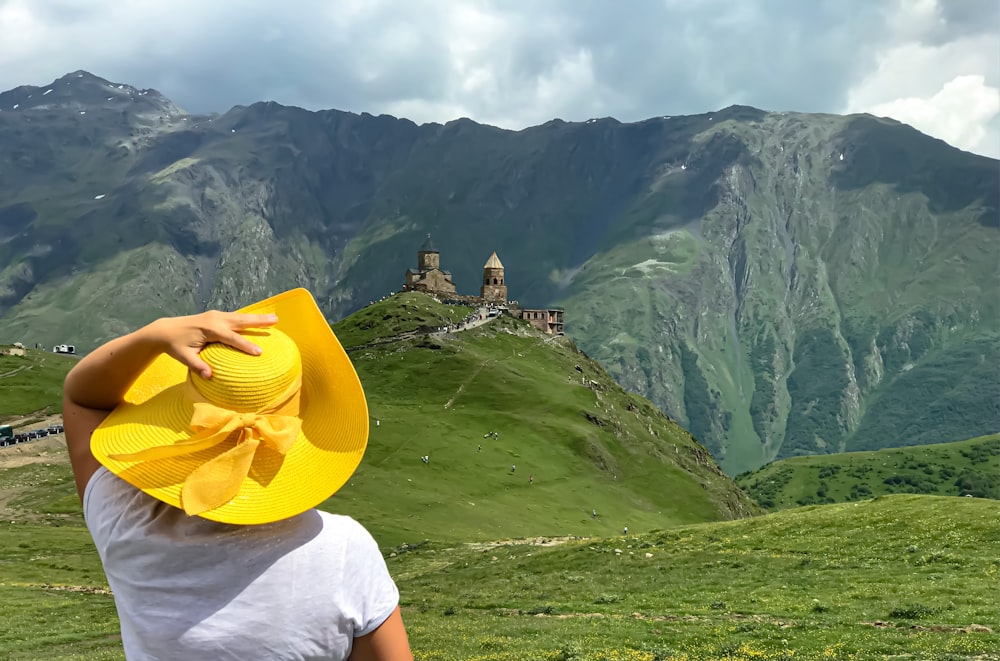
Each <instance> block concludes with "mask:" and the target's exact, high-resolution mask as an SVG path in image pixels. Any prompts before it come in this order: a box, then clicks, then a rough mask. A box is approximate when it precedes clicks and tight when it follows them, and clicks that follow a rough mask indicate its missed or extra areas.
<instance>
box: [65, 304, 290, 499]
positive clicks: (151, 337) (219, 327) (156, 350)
mask: <svg viewBox="0 0 1000 661" xmlns="http://www.w3.org/2000/svg"><path fill="white" fill-rule="evenodd" d="M277 321H278V318H277V317H275V316H274V315H271V314H240V313H238V312H217V311H211V312H203V313H201V314H195V315H190V316H187V317H165V318H163V319H158V320H156V321H154V322H153V323H151V324H149V325H147V326H143V327H142V328H140V329H139V330H137V331H135V332H134V333H129V334H128V335H124V336H122V337H119V338H117V339H114V340H111V341H110V342H108V343H107V344H104V345H102V346H100V347H98V348H97V349H95V350H94V351H93V352H91V353H90V354H88V355H86V356H85V357H84V358H83V359H82V360H81V361H80V362H79V363H77V364H76V365H75V366H74V367H73V369H71V370H70V372H69V374H68V375H67V376H66V382H65V385H64V387H63V425H64V426H65V428H66V446H67V448H68V449H69V457H70V463H71V464H72V466H73V476H74V478H75V479H76V488H77V492H78V493H79V494H80V500H81V501H82V500H83V493H84V490H85V489H86V488H87V482H89V481H90V478H91V476H92V475H93V474H94V472H95V471H96V470H97V469H98V468H99V467H100V464H99V463H98V462H97V459H95V458H94V455H93V454H91V452H90V436H91V434H93V433H94V429H96V428H97V427H98V425H100V424H101V422H102V421H103V420H104V419H105V418H106V417H107V416H108V414H109V413H111V411H112V410H113V409H114V408H115V407H116V406H118V405H119V404H120V403H121V402H122V399H123V398H124V396H125V393H126V392H127V391H128V389H129V387H130V386H131V385H132V383H133V382H134V381H135V380H136V378H138V376H139V375H140V374H142V372H143V370H145V369H146V368H147V367H148V366H149V364H150V363H152V362H153V361H154V360H156V357H157V356H159V355H161V354H164V353H166V354H169V355H170V356H172V357H173V358H175V359H177V360H178V361H180V362H181V363H183V364H184V365H185V366H187V367H188V368H189V369H191V370H194V371H195V372H197V373H198V374H200V375H201V376H203V377H205V378H211V376H212V368H210V367H209V366H208V364H207V363H205V361H203V360H202V359H201V357H200V356H199V355H198V354H199V352H200V351H201V350H202V349H204V348H205V345H206V344H208V343H210V342H222V343H223V344H228V345H229V346H231V347H234V348H236V349H239V350H240V351H245V352H247V353H249V354H253V355H257V354H259V353H260V347H258V346H257V345H255V344H254V343H253V342H251V341H250V340H248V339H247V338H245V337H243V336H242V335H240V334H239V331H241V330H246V329H248V328H265V327H267V326H273V325H274V324H275V323H277Z"/></svg>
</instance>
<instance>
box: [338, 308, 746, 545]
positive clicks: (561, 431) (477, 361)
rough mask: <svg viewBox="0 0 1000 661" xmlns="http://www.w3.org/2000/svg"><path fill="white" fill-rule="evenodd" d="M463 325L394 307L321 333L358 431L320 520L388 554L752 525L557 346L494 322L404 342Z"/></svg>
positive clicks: (584, 364) (673, 429)
mask: <svg viewBox="0 0 1000 661" xmlns="http://www.w3.org/2000/svg"><path fill="white" fill-rule="evenodd" d="M468 312H469V310H468V309H467V308H453V307H448V306H442V305H439V304H437V303H436V302H434V301H433V299H431V298H430V297H428V296H425V295H423V294H418V293H407V294H400V295H396V296H393V297H391V298H389V299H387V300H385V301H382V302H379V303H376V304H374V305H372V306H369V307H368V308H366V309H365V310H363V311H361V312H359V313H357V314H355V315H352V316H351V317H349V318H347V319H345V320H344V321H342V322H340V323H338V324H336V325H335V326H334V329H335V331H336V332H337V334H338V337H340V338H341V339H342V341H343V342H344V344H345V346H347V347H348V349H349V352H350V354H351V358H352V360H353V361H354V364H355V366H356V368H357V370H358V372H359V374H360V376H361V380H362V383H363V384H364V386H365V391H366V393H367V396H368V403H369V409H370V412H371V416H372V425H371V436H370V440H369V446H368V451H367V453H366V455H365V459H364V461H363V462H362V464H361V467H360V469H359V470H358V471H357V473H356V474H355V475H354V477H353V478H352V479H351V481H350V483H349V484H348V486H347V487H346V488H345V489H343V490H342V491H340V492H339V493H337V495H335V496H334V497H333V499H331V500H330V501H328V502H327V504H326V507H328V508H329V509H331V510H335V511H340V512H344V513H348V514H352V515H354V516H356V517H357V518H359V519H361V520H364V521H365V523H366V525H368V526H369V527H370V528H371V529H372V530H373V531H374V532H375V533H376V536H377V537H378V538H379V539H380V540H381V541H383V542H386V543H391V544H399V543H403V542H409V543H414V542H420V541H422V540H424V539H427V538H429V539H433V540H439V541H444V540H452V541H471V540H485V539H497V538H501V537H519V536H532V535H607V534H613V533H615V532H617V531H621V530H622V529H623V528H624V527H625V526H629V528H630V529H631V530H634V531H637V532H638V531H641V530H649V529H651V528H660V527H663V526H666V525H674V524H679V523H693V522H699V521H709V520H717V519H720V518H727V519H728V518H734V517H736V516H742V515H745V514H749V513H751V512H753V511H754V510H753V508H752V506H751V505H750V503H749V499H747V498H746V496H745V495H744V494H743V493H742V492H741V491H739V490H738V489H737V488H736V487H735V485H734V483H733V482H732V481H731V480H730V479H729V478H728V477H726V476H725V475H724V474H723V473H722V472H721V470H720V469H719V468H718V466H717V465H716V464H715V462H714V460H712V459H711V457H710V456H709V454H708V453H707V452H706V450H705V449H704V448H703V447H702V446H700V445H699V444H697V443H696V442H695V441H694V439H693V438H692V437H691V435H690V434H689V433H687V432H686V431H685V430H683V429H681V428H680V427H678V426H677V425H676V424H674V423H673V422H672V421H671V420H669V419H668V418H667V417H666V416H664V415H663V414H662V413H660V412H659V411H658V410H657V409H656V408H655V407H653V406H652V405H651V404H650V403H649V402H648V401H646V400H644V399H642V398H641V397H638V396H635V395H630V394H627V393H625V392H624V391H623V390H622V389H621V388H620V387H619V386H618V385H617V384H616V383H615V382H614V381H613V380H612V379H611V378H610V377H609V376H608V375H607V374H606V373H605V372H604V371H603V370H602V369H601V368H600V367H599V366H598V365H597V364H596V363H594V362H593V361H591V360H589V359H588V358H587V357H586V356H585V355H583V354H582V353H580V352H579V351H578V350H577V349H576V348H575V346H574V345H573V344H572V343H571V342H569V341H568V340H566V339H565V338H553V337H551V336H547V335H543V334H541V333H538V332H537V331H535V330H534V329H533V328H532V327H530V326H529V325H527V324H526V323H523V322H519V321H516V320H513V319H510V318H500V319H497V320H495V321H493V322H491V323H489V324H487V325H485V326H482V327H480V328H477V329H471V330H466V331H462V332H461V333H457V334H452V335H426V334H414V333H413V332H412V331H414V330H415V329H419V328H435V327H438V326H444V325H448V324H452V323H454V322H455V321H457V320H460V319H461V318H462V317H464V316H465V315H466V314H468ZM376 328H381V329H384V330H383V331H381V333H376V332H375V331H374V330H373V329H376ZM376 421H377V423H376ZM490 432H496V437H493V436H488V435H489V434H490ZM424 455H427V456H428V457H429V463H427V464H424V463H422V462H421V460H420V457H422V456H424ZM514 466H516V470H512V467H514ZM529 479H530V481H529ZM595 509H596V510H597V514H598V515H597V517H596V518H594V517H593V511H594V510H595Z"/></svg>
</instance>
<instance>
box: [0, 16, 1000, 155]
mask: <svg viewBox="0 0 1000 661" xmlns="http://www.w3.org/2000/svg"><path fill="white" fill-rule="evenodd" d="M77 69H85V70H88V71H90V72H92V73H94V74H97V75H99V76H102V77H104V78H107V79H109V80H112V81H114V82H121V83H129V84H131V85H134V86H136V87H153V88H156V89H158V90H159V91H161V92H162V93H164V94H165V95H166V96H168V97H170V98H171V99H173V100H174V101H175V102H176V103H178V104H179V105H181V106H182V107H184V108H185V109H187V110H188V111H191V112H210V111H219V112H222V111H225V110H227V109H228V108H230V107H231V106H233V105H236V104H249V103H252V102H254V101H260V100H274V101H278V102H279V103H283V104H289V105H298V106H302V107H305V108H309V109H312V110H318V109H321V108H337V109H340V110H350V111H355V112H362V111H368V112H371V113H374V114H378V113H388V114H391V115H395V116H399V117H408V118H410V119H412V120H414V121H417V122H428V121H438V122H444V121H447V120H450V119H455V118H457V117H470V118H472V119H474V120H476V121H479V122H483V123H488V124H494V125H498V126H504V127H507V128H514V129H516V128H522V127H525V126H529V125H533V124H538V123H542V122H544V121H546V120H548V119H551V118H553V117H559V118H562V119H565V120H569V121H574V120H584V119H587V118H590V117H603V116H612V117H616V118H618V119H620V120H622V121H635V120H640V119H644V118H647V117H652V116H655V115H679V114H687V113H700V112H707V111H712V110H716V109H719V108H722V107H725V106H727V105H730V104H734V103H741V104H747V105H752V106H756V107H759V108H764V109H767V110H799V111H808V112H832V113H848V112H871V113H874V114H877V115H885V116H890V117H894V118H896V119H899V120H901V121H904V122H907V123H910V124H912V125H914V126H916V127H917V128H919V129H921V130H922V131H924V132H926V133H929V134H931V135H934V136H936V137H939V138H942V139H944V140H946V141H948V142H949V143H951V144H953V145H955V146H958V147H961V148H962V149H966V150H969V151H973V152H977V153H980V154H986V155H989V156H993V157H998V156H1000V2H998V1H997V0H614V1H612V0H601V1H598V0H523V1H518V0H507V1H503V0H282V1H274V0H263V1H259V0H171V1H170V2H163V1H162V0H160V1H156V2H153V1H139V0H135V1H122V0H0V90H6V89H10V88H13V87H16V86H18V85H22V84H32V85H45V84H46V83H49V82H51V81H52V80H54V79H55V78H58V77H60V76H61V75H63V74H65V73H68V72H70V71H75V70H77Z"/></svg>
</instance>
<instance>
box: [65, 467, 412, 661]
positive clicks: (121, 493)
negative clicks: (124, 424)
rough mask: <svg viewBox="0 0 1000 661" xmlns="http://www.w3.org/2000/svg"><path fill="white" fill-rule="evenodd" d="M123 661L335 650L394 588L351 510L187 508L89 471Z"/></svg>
mask: <svg viewBox="0 0 1000 661" xmlns="http://www.w3.org/2000/svg"><path fill="white" fill-rule="evenodd" d="M83 511H84V516H85V518H86V521H87V527H88V528H89V529H90V534H91V535H92V536H93V538H94V543H95V544H96V546H97V552H98V553H99V554H100V556H101V562H103V563H104V572H105V574H107V577H108V584H109V585H110V586H111V589H112V590H113V591H114V595H115V606H116V607H117V609H118V616H119V619H120V620H121V631H122V642H123V644H124V647H125V656H126V657H127V658H128V659H130V660H133V661H137V660H143V661H145V660H147V659H148V660H154V659H155V660H157V661H166V660H169V659H177V661H197V660H199V659H211V660H212V661H224V660H230V659H231V660H233V661H237V660H239V661H245V660H248V659H267V660H268V661H272V660H283V659H296V660H305V659H346V658H347V657H348V655H350V653H351V646H352V643H353V639H354V638H355V637H358V636H364V635H365V634H368V633H371V632H372V631H374V630H375V629H377V628H378V627H379V625H381V624H382V622H384V621H385V620H386V618H388V617H389V615H391V614H392V612H393V610H394V609H395V608H396V604H397V603H398V602H399V592H398V590H397V589H396V585H395V583H393V581H392V578H391V577H390V576H389V571H388V569H387V568H386V566H385V561H384V560H383V559H382V555H381V553H379V550H378V546H377V545H376V543H375V540H374V539H372V537H371V535H369V534H368V531H367V530H365V529H364V528H363V527H362V526H361V524H359V523H358V522H357V521H355V520H354V519H351V518H350V517H346V516H337V515H333V514H328V513H326V512H320V511H318V510H309V511H308V512H304V513H303V514H300V515H298V516H295V517H292V518H290V519H286V520H284V521H278V522H275V523H268V524H264V525H259V526H235V525H228V524H222V523H216V522H214V521H208V520H206V519H202V518H200V517H197V516H188V515H186V514H185V513H184V512H183V511H182V510H179V509H177V508H175V507H171V506H170V505H167V504H165V503H162V502H160V501H158V500H156V499H155V498H152V497H150V496H148V495H146V494H145V493H143V492H141V491H139V490H138V489H136V488H135V487H133V486H131V485H130V484H128V483H127V482H125V481H124V480H122V479H120V478H119V477H117V476H115V475H113V474H112V473H110V472H109V471H108V470H107V469H106V468H103V467H102V468H100V469H98V471H97V472H96V473H95V474H94V476H93V477H91V478H90V483H89V484H87V489H86V491H85V493H84V498H83Z"/></svg>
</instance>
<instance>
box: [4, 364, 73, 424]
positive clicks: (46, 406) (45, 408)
mask: <svg viewBox="0 0 1000 661" xmlns="http://www.w3.org/2000/svg"><path fill="white" fill-rule="evenodd" d="M76 360H77V359H76V358H75V357H71V356H64V355H57V354H53V353H47V352H45V351H39V350H36V349H28V350H27V353H26V355H25V356H23V357H22V356H0V422H2V421H3V420H5V419H7V418H10V417H13V416H21V415H25V414H28V413H33V412H35V411H39V413H54V412H59V411H62V383H63V379H64V378H65V377H66V373H67V372H69V370H70V368H71V367H73V365H74V364H75V363H76Z"/></svg>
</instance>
